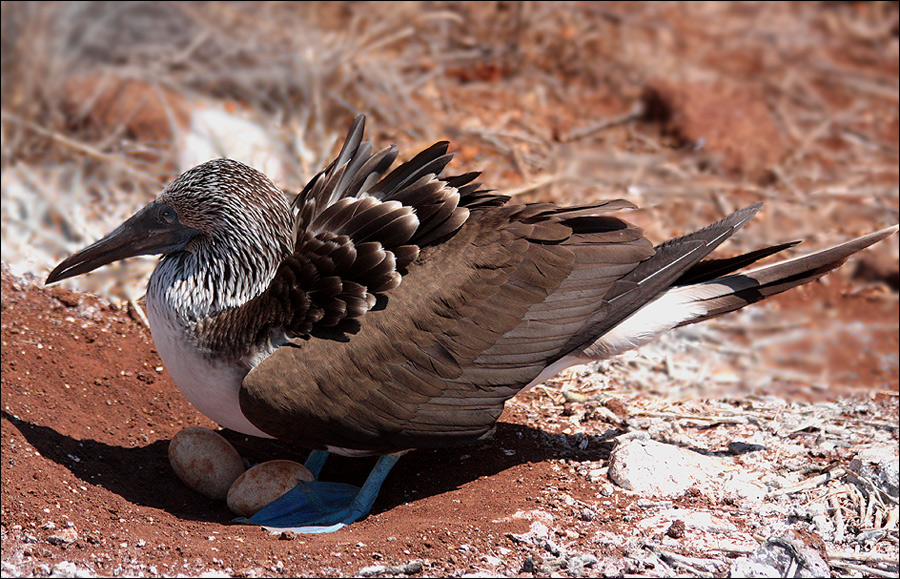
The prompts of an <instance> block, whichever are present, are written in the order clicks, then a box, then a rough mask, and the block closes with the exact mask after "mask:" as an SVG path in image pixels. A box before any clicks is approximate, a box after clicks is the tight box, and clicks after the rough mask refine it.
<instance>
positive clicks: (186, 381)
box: [147, 291, 272, 438]
mask: <svg viewBox="0 0 900 579" xmlns="http://www.w3.org/2000/svg"><path fill="white" fill-rule="evenodd" d="M147 317H148V318H149V320H150V331H151V333H152V334H153V342H154V343H155V344H156V350H157V351H158V352H159V356H160V358H162V360H163V363H164V364H165V366H166V370H168V371H169V374H170V375H171V376H172V379H173V380H174V381H175V384H176V385H177V386H178V388H179V390H181V392H182V393H183V394H184V396H185V397H186V398H187V399H188V401H190V403H191V404H193V405H194V406H195V407H196V408H197V409H198V410H199V411H200V412H202V413H203V414H205V415H206V416H208V417H209V418H211V419H212V420H214V421H216V422H217V423H219V424H221V425H222V426H224V427H226V428H230V429H231V430H235V431H237V432H241V433H243V434H249V435H252V436H261V437H265V438H272V437H271V436H269V435H268V434H265V433H264V432H262V431H261V430H259V429H258V428H257V427H255V426H254V425H253V424H252V423H250V421H249V420H247V419H246V418H245V417H244V415H243V413H241V408H240V403H239V398H238V395H239V392H240V388H241V382H242V380H243V379H244V376H246V374H247V372H248V369H247V367H246V366H244V365H243V364H241V363H235V362H229V361H222V360H217V359H216V358H215V357H213V356H209V355H208V354H206V353H205V352H203V351H201V350H200V349H199V348H198V347H197V345H196V342H195V340H193V339H192V338H191V328H190V327H189V326H186V325H185V322H184V321H183V320H181V319H180V318H179V317H178V315H177V314H176V311H175V309H174V308H173V307H172V305H171V303H170V301H169V300H168V299H167V294H166V292H153V291H148V292H147Z"/></svg>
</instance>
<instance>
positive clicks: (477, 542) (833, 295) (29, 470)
mask: <svg viewBox="0 0 900 579" xmlns="http://www.w3.org/2000/svg"><path fill="white" fill-rule="evenodd" d="M2 290H3V293H2V296H3V297H2V313H3V323H2V343H3V361H2V364H3V373H2V385H3V389H2V403H3V408H2V437H3V446H2V451H3V457H2V464H3V475H2V481H3V485H2V533H3V561H4V562H8V563H15V564H17V565H19V567H18V569H19V572H22V571H23V570H24V571H25V572H26V574H27V573H36V574H46V572H47V571H48V569H51V568H52V566H53V565H54V564H56V563H58V562H60V561H71V562H73V563H75V564H76V566H77V567H79V568H85V569H87V570H89V571H90V572H91V573H94V574H98V575H121V574H138V575H147V574H150V575H157V574H162V575H170V576H172V575H180V574H190V575H196V574H200V573H203V572H220V573H228V574H234V575H238V576H251V575H260V574H266V575H284V576H300V575H326V576H342V575H348V574H355V573H358V572H359V571H360V570H361V569H363V568H365V567H367V566H370V565H387V566H390V565H404V564H406V563H408V562H410V561H413V560H420V561H423V562H424V565H425V567H424V573H425V574H426V575H437V576H442V575H450V574H453V575H459V574H465V573H475V572H483V573H487V574H490V573H504V574H506V575H517V574H522V575H523V576H531V574H530V573H520V572H521V569H522V565H523V564H524V561H525V560H526V559H527V558H528V557H537V559H536V560H538V561H539V560H540V559H539V557H540V554H539V553H537V552H535V551H536V549H535V547H534V546H529V545H526V544H519V543H516V542H515V541H513V540H512V539H511V538H510V537H509V534H511V533H512V534H516V533H523V532H526V531H527V530H528V528H529V524H530V521H529V520H528V518H527V516H526V515H523V514H522V513H529V512H534V511H542V512H543V513H549V514H550V515H551V516H553V517H554V518H555V519H554V523H553V525H552V527H553V529H554V532H555V533H557V535H559V536H557V537H551V539H555V540H557V541H560V542H566V543H567V544H570V545H571V546H572V548H576V549H577V548H579V547H580V548H581V549H582V550H583V551H585V552H592V553H597V554H599V555H604V554H605V555H607V556H609V557H616V556H621V550H622V549H623V548H624V546H610V545H605V546H603V545H600V546H598V545H597V544H594V543H592V541H595V540H596V539H595V538H592V537H595V532H596V531H597V530H598V529H604V530H614V529H617V528H620V527H623V526H627V525H629V523H628V521H630V520H631V517H632V516H633V512H632V511H633V510H634V509H635V508H637V507H635V506H634V502H635V498H634V497H633V496H629V495H627V494H624V493H622V492H620V491H616V492H615V493H614V494H612V495H611V496H610V497H608V499H609V504H608V505H607V506H606V507H604V510H601V511H600V512H598V513H597V514H596V516H595V517H593V520H590V521H587V520H583V518H581V517H580V516H579V514H580V513H581V511H582V507H581V506H582V505H585V504H591V505H594V506H595V507H596V503H597V501H596V499H597V498H598V497H600V495H599V494H598V493H599V492H600V491H601V487H602V486H603V485H607V484H608V483H607V482H606V479H605V477H603V478H602V479H601V480H599V481H597V482H590V481H589V480H588V479H587V478H585V477H582V476H576V475H575V474H574V472H575V467H577V466H578V465H580V464H582V463H588V462H592V461H605V459H606V458H607V457H608V453H609V450H610V447H611V444H606V443H601V444H591V445H588V446H587V448H585V449H583V450H582V449H579V448H578V446H577V444H576V442H577V441H575V440H574V437H572V436H566V435H562V434H555V433H554V432H557V431H558V430H559V429H558V427H556V426H555V423H556V421H557V420H558V419H559V416H560V415H561V414H562V412H564V409H563V408H562V407H552V406H547V405H537V404H532V403H533V402H534V401H535V399H536V398H538V397H540V396H541V394H540V392H536V391H532V392H530V393H527V394H524V395H521V396H520V397H519V398H517V399H514V400H513V401H511V402H510V403H509V404H508V407H507V410H506V412H505V413H504V414H503V416H502V418H501V421H500V425H499V427H498V429H497V434H496V437H495V438H494V439H493V440H490V441H487V442H484V443H482V444H479V445H477V446H471V447H464V448H458V449H447V450H441V451H417V452H414V453H411V454H409V455H407V456H406V457H404V458H403V459H402V460H401V461H400V462H399V463H398V465H397V467H396V468H395V469H394V471H393V472H392V473H391V475H390V476H389V477H388V479H387V481H386V483H385V485H384V488H383V490H382V492H381V495H380V496H379V498H378V500H377V502H376V503H375V507H374V509H373V511H372V514H371V515H370V516H369V517H368V518H366V519H365V520H363V521H361V522H358V523H356V524H354V525H352V526H350V527H348V528H345V529H342V530H341V531H339V532H336V533H333V534H327V535H300V536H291V535H288V536H281V537H279V536H277V535H269V534H268V533H267V532H266V531H264V530H262V529H258V528H252V527H244V526H236V525H232V524H229V521H230V519H231V518H232V515H231V514H230V513H229V511H228V509H227V508H226V507H225V505H224V503H220V502H216V501H213V500H211V499H207V498H205V497H203V496H200V495H198V494H197V493H195V492H193V491H191V490H189V489H188V488H186V487H185V486H184V485H183V484H182V483H181V482H180V481H179V480H178V479H177V478H176V477H175V475H174V474H173V472H172V470H171V468H170V467H169V464H168V460H167V456H166V448H167V443H168V440H169V439H171V438H172V436H173V435H175V433H177V432H178V431H179V430H181V429H182V428H185V427H187V426H193V425H199V426H205V427H209V428H216V425H215V424H213V423H212V422H210V421H209V420H207V419H206V418H205V417H203V416H202V415H200V414H199V413H198V412H197V411H196V410H195V409H194V408H193V407H191V406H190V405H189V404H188V403H187V401H186V400H185V399H184V398H183V397H182V396H181V394H180V393H179V392H178V390H177V389H176V387H175V386H174V384H173V383H172V381H171V379H170V378H169V376H168V374H167V373H166V372H165V371H164V370H163V369H162V363H161V361H160V359H159V357H158V355H157V353H156V351H155V349H154V347H153V342H152V338H151V336H150V333H149V331H147V330H146V329H145V328H144V327H143V326H141V325H140V324H139V323H138V322H136V321H135V320H134V319H132V316H131V315H130V313H129V312H127V311H123V310H121V309H113V308H112V307H111V306H109V305H107V304H106V303H105V302H102V301H100V300H98V299H96V298H94V297H92V296H89V295H81V294H75V293H72V292H69V291H67V290H64V289H61V288H54V289H50V290H46V289H43V288H40V287H38V286H36V285H32V284H29V283H28V282H23V281H21V280H16V279H14V278H12V277H11V276H10V275H9V274H8V273H7V272H4V273H3V277H2ZM846 290H847V287H845V286H843V285H842V284H839V283H833V284H829V285H826V284H821V283H817V284H814V285H812V286H811V289H806V290H803V292H795V293H794V294H788V296H787V297H785V298H783V299H782V301H781V302H779V303H781V304H783V306H784V307H786V308H791V309H796V308H799V307H804V305H807V306H810V305H811V304H816V303H824V304H827V305H828V306H829V309H830V310H832V311H839V312H844V313H845V314H844V315H847V316H848V317H849V318H851V320H852V319H855V320H858V321H862V322H864V323H865V322H875V321H877V320H883V319H885V318H887V319H893V320H896V319H897V315H898V311H897V305H898V302H897V300H883V299H882V300H878V299H869V298H866V297H865V296H864V295H860V294H859V293H857V294H855V295H854V294H852V293H849V292H847V291H846ZM807 298H808V299H807ZM809 311H810V312H812V310H809ZM816 319H817V317H816V316H815V315H812V317H811V318H810V319H809V323H810V324H815V323H816ZM819 319H821V318H819ZM886 336H887V339H886V340H884V341H883V342H880V343H875V344H874V351H873V352H871V353H870V354H869V355H863V356H859V357H855V356H853V355H848V356H843V357H837V356H835V357H833V358H831V360H830V362H829V363H831V364H835V365H840V364H852V365H853V366H854V371H855V373H856V374H857V375H858V376H859V382H858V385H868V386H872V387H876V388H878V389H882V388H884V389H888V390H892V391H894V392H896V391H897V388H898V377H897V368H896V365H894V367H893V370H892V372H891V373H890V375H888V376H885V374H884V370H883V369H882V368H876V367H875V365H873V363H872V361H873V360H876V359H877V358H878V355H879V353H880V355H882V356H885V355H888V354H889V353H890V352H893V353H894V354H896V351H897V335H896V332H895V331H894V332H888V333H887V334H886ZM833 395H834V393H829V396H833ZM536 408H537V411H536V410H535V409H536ZM593 420H596V421H601V420H602V419H601V418H594V419H593ZM588 426H591V425H588ZM592 429H594V430H597V431H599V432H602V431H604V430H609V429H612V430H613V433H615V432H616V431H615V427H614V426H612V425H609V426H606V425H603V424H595V425H593V426H592ZM224 434H225V436H226V437H227V438H228V439H229V440H231V441H232V443H233V444H234V445H235V447H236V448H237V449H238V451H239V452H240V453H241V455H242V456H244V457H245V458H247V459H249V460H250V461H252V462H259V461H264V460H268V459H273V458H293V459H296V460H302V459H303V456H304V453H303V451H302V450H300V449H295V448H291V447H288V446H286V445H284V444H281V443H277V442H271V441H263V440H258V439H249V438H247V437H243V436H241V435H237V434H235V433H230V432H227V431H226V432H224ZM369 465H370V461H367V460H364V459H344V458H340V457H335V458H332V459H331V460H330V461H329V463H328V464H327V465H326V468H325V470H324V472H323V478H325V479H331V480H346V481H348V482H357V483H358V482H361V478H362V477H363V476H364V475H365V474H366V472H367V468H368V466H369ZM718 508H721V505H719V506H718ZM517 513H518V515H517ZM545 555H546V553H545ZM491 557H496V558H497V559H499V560H500V561H502V563H500V564H497V563H496V560H495V559H491ZM635 571H637V570H636V569H635ZM651 572H652V571H651Z"/></svg>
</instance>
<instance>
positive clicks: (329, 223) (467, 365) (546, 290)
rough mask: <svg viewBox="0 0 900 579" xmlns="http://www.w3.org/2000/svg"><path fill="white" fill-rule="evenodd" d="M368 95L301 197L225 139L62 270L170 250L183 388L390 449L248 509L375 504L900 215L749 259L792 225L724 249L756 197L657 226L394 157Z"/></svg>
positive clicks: (268, 520) (240, 420) (350, 508)
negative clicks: (540, 403)
mask: <svg viewBox="0 0 900 579" xmlns="http://www.w3.org/2000/svg"><path fill="white" fill-rule="evenodd" d="M363 127H364V118H363V117H362V116H360V117H357V119H356V120H355V122H354V123H353V125H352V127H351V129H350V131H349V134H348V136H347V139H346V141H345V143H344V145H343V148H342V149H341V151H340V153H339V154H338V156H337V158H336V160H335V161H334V162H332V163H331V165H329V166H328V167H327V168H326V169H325V170H323V171H322V172H320V173H319V174H317V175H316V176H315V177H314V178H313V179H312V180H311V181H310V182H309V184H308V185H307V186H306V187H305V188H304V189H303V191H302V192H301V193H300V194H299V195H297V196H296V197H295V198H294V199H293V201H289V199H288V198H287V197H286V195H285V194H284V193H283V192H282V191H281V190H280V189H279V188H278V187H277V186H276V185H275V184H274V183H273V182H272V181H270V180H269V179H268V178H267V177H266V176H265V175H263V174H262V173H260V172H258V171H256V170H254V169H252V168H251V167H248V166H246V165H244V164H242V163H239V162H237V161H233V160H228V159H218V160H213V161H208V162H206V163H203V164H201V165H199V166H197V167H195V168H193V169H190V170H189V171H187V172H185V173H184V174H182V175H181V176H179V177H178V178H177V179H175V180H174V181H173V182H172V183H171V184H169V185H168V186H167V187H165V188H164V189H163V191H162V192H161V193H160V194H159V196H158V197H157V198H156V199H155V200H154V201H152V202H151V203H149V204H148V205H146V206H145V207H144V208H143V209H141V210H140V211H138V212H137V213H136V214H135V215H134V216H132V217H131V218H129V219H128V220H127V221H125V222H124V223H123V224H122V225H121V226H119V227H118V228H117V229H116V230H115V231H113V232H112V233H110V234H109V235H108V236H106V237H104V238H103V239H101V240H100V241H98V242H96V243H94V244H93V245H91V246H89V247H87V248H86V249H84V250H82V251H80V252H78V253H76V254H75V255H72V256H71V257H69V258H68V259H66V260H64V261H63V262H62V263H60V264H59V266H57V267H56V269H54V270H53V272H52V273H51V274H50V276H49V277H48V278H47V283H52V282H55V281H58V280H61V279H64V278H67V277H71V276H75V275H80V274H83V273H87V272H89V271H92V270H94V269H96V268H98V267H100V266H102V265H104V264H108V263H111V262H113V261H117V260H120V259H123V258H126V257H129V256H135V255H148V254H161V255H162V258H161V260H160V262H159V265H158V266H157V267H156V269H155V271H154V272H153V274H152V276H151V278H150V283H149V286H148V290H147V297H146V302H147V314H148V318H149V320H150V329H151V332H152V334H153V339H154V342H155V344H156V347H157V350H158V351H159V354H160V356H161V358H162V360H163V362H164V364H165V366H166V368H167V369H168V371H169V373H170V374H171V375H172V378H173V379H174V381H175V383H176V384H177V386H178V387H179V388H180V389H181V391H182V392H183V393H184V395H185V396H186V397H187V398H188V400H190V401H191V402H192V403H193V404H194V405H195V406H196V407H197V408H198V409H199V410H200V411H201V412H203V413H204V414H206V415H207V416H209V417H210V418H211V419H213V420H214V421H216V422H217V423H219V424H220V425H222V426H224V427H226V428H230V429H232V430H235V431H238V432H241V433H244V434H248V435H253V436H262V437H272V438H277V439H281V440H284V441H288V442H291V443H295V444H297V445H299V446H301V447H305V448H309V449H312V450H313V452H312V454H311V455H310V458H309V459H308V461H307V465H308V466H309V467H310V470H311V471H312V472H313V474H315V475H316V478H318V475H319V472H320V470H321V467H322V464H323V462H324V460H325V458H326V457H327V454H328V453H329V452H336V453H339V454H342V455H348V456H371V455H378V456H380V457H381V458H380V459H379V460H378V462H377V463H376V466H375V468H374V469H373V471H372V473H371V474H370V475H369V477H368V479H367V480H366V482H365V483H364V484H363V486H362V487H361V488H358V487H354V486H351V485H346V484H342V483H334V482H323V481H319V480H316V481H314V482H309V483H300V484H299V485H298V486H297V487H296V488H295V489H294V490H292V491H289V492H288V493H287V494H286V495H284V496H282V497H281V498H280V499H278V500H276V501H274V502H273V503H271V504H269V505H268V506H266V507H265V508H263V509H262V510H261V511H259V512H258V513H257V514H256V515H254V516H253V517H252V518H251V521H253V522H256V523H258V524H261V525H264V526H268V527H289V528H303V529H304V530H309V531H323V530H334V529H337V528H340V527H341V526H343V525H346V524H349V523H351V522H353V521H355V520H357V519H359V518H361V517H364V516H365V515H366V514H367V513H368V512H369V510H370V508H371V506H372V503H373V502H374V500H375V497H376V496H377V494H378V491H379V489H380V487H381V484H382V482H383V481H384V479H385V477H386V476H387V474H388V472H389V471H390V469H391V467H392V466H393V464H394V463H395V462H396V460H397V458H398V457H399V456H400V455H402V454H403V453H405V452H407V451H409V450H411V449H417V448H435V447H444V446H450V445H459V444H466V443H472V442H474V441H478V440H481V439H483V438H485V437H487V436H489V435H490V434H491V432H492V431H493V429H494V427H495V423H496V421H497V419H498V418H499V416H500V413H501V411H502V410H503V405H504V403H505V401H506V400H508V399H510V398H511V397H513V396H515V394H516V393H518V392H520V391H521V390H523V389H525V388H528V387H529V386H532V385H534V384H538V383H540V382H542V381H544V380H545V379H547V378H549V377H551V376H553V375H554V374H556V373H558V372H559V371H560V370H562V369H564V368H566V367H569V366H572V365H575V364H579V363H584V362H587V361H591V360H599V359H605V358H609V357H611V356H615V355H616V354H619V353H622V352H624V351H626V350H629V349H632V348H635V347H638V346H640V345H642V344H645V343H647V342H649V341H651V340H653V339H655V338H656V337H658V336H660V335H661V334H663V333H664V332H666V331H668V330H670V329H672V328H675V327H678V326H682V325H685V324H690V323H694V322H698V321H701V320H705V319H708V318H712V317H715V316H719V315H722V314H725V313H727V312H731V311H734V310H737V309H739V308H742V307H744V306H745V305H747V304H750V303H753V302H757V301H759V300H762V299H764V298H766V297H769V296H771V295H774V294H777V293H779V292H782V291H784V290H787V289H789V288H792V287H795V286H798V285H801V284H804V283H807V282H809V281H812V280H814V279H817V278H818V277H820V276H822V275H823V274H825V273H827V272H828V271H831V270H832V269H834V268H836V267H838V266H839V265H840V264H842V263H843V262H844V261H845V260H846V259H847V258H848V257H849V256H850V255H852V254H853V253H856V252H858V251H860V250H861V249H863V248H865V247H867V246H869V245H871V244H873V243H875V242H877V241H879V240H881V239H884V238H885V237H887V236H889V235H891V234H892V233H894V232H896V231H897V227H896V226H894V227H891V228H888V229H884V230H882V231H878V232H875V233H871V234H869V235H865V236H863V237H859V238H857V239H854V240H852V241H849V242H846V243H843V244H841V245H838V246H836V247H832V248H830V249H826V250H823V251H819V252H816V253H813V254H810V255H806V256H803V257H798V258H793V259H789V260H786V261H782V262H780V263H775V264H773V265H765V266H762V267H757V268H755V269H752V270H749V271H739V270H743V268H745V267H747V266H749V265H751V264H753V263H754V262H756V261H758V260H760V259H762V258H764V257H768V256H770V255H772V254H774V253H777V252H779V251H781V250H784V249H786V248H788V247H791V246H792V245H794V244H795V243H796V242H790V243H782V244H779V245H774V246H771V247H766V248H764V249H759V250H757V251H753V252H750V253H747V254H744V255H739V256H737V257H731V258H727V259H707V256H708V255H709V254H710V253H711V252H712V251H713V250H714V249H715V248H716V247H717V246H718V245H719V244H721V243H722V242H723V241H725V239H727V238H728V237H729V236H731V235H732V234H733V233H734V232H735V231H736V230H737V229H738V228H740V227H742V226H743V225H744V224H746V223H747V221H748V220H750V218H751V217H753V215H754V214H755V213H756V212H757V211H759V209H760V207H761V205H760V204H757V205H753V206H750V207H747V208H745V209H742V210H740V211H737V212H736V213H734V214H732V215H730V216H728V217H726V218H724V219H722V220H721V221H719V222H717V223H714V224H712V225H710V226H708V227H706V228H704V229H702V230H700V231H697V232H695V233H691V234H689V235H685V236H683V237H678V238H676V239H671V240H669V241H666V242H665V243H662V244H660V245H657V246H654V245H653V244H652V243H651V242H650V241H648V240H647V239H646V238H645V237H644V234H643V232H642V231H641V230H640V229H639V228H638V227H635V226H634V225H631V224H629V223H628V222H626V221H625V220H624V219H622V218H620V217H618V216H616V215H613V214H612V213H613V212H615V211H618V210H622V209H630V208H634V207H635V206H634V205H632V204H631V203H630V202H628V201H625V200H611V201H600V202H596V203H591V204H587V205H581V206H574V207H559V206H557V205H554V204H552V203H526V204H520V203H515V202H512V201H511V200H510V199H509V198H508V197H506V196H503V195H499V194H495V193H492V192H490V191H487V190H484V189H482V188H481V187H480V185H479V184H477V183H476V182H475V179H476V178H477V177H478V175H477V174H475V173H468V174H464V175H458V176H443V175H442V173H443V171H444V168H445V166H446V165H447V164H448V163H449V161H450V158H451V155H450V154H448V153H447V151H448V143H447V142H439V143H437V144H435V145H433V146H431V147H430V148H428V149H426V150H424V151H422V152H421V153H419V154H418V155H416V156H415V157H413V158H412V159H411V160H409V161H407V162H405V163H403V164H401V165H399V166H398V167H396V168H395V169H393V170H390V169H391V166H392V165H393V164H394V161H395V160H396V158H397V156H398V151H397V149H396V148H395V147H393V146H391V147H386V148H384V149H381V150H379V151H377V152H373V147H372V145H371V144H369V143H367V142H363V140H362V139H363Z"/></svg>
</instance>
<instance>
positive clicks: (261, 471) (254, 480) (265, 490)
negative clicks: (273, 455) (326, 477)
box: [226, 460, 316, 517]
mask: <svg viewBox="0 0 900 579" xmlns="http://www.w3.org/2000/svg"><path fill="white" fill-rule="evenodd" d="M314 480H316V477H314V476H313V474H312V473H311V472H310V471H309V469H308V468H306V467H305V466H303V465H302V464H300V463H299V462H294V461H292V460H270V461H268V462H264V463H261V464H258V465H256V466H254V467H253V468H251V469H250V470H248V471H246V472H244V473H243V474H241V475H240V476H239V477H237V480H235V481H234V483H233V484H232V485H231V488H230V489H228V496H227V499H226V500H227V502H228V508H229V509H231V512H232V513H234V514H236V515H238V516H240V517H252V516H253V515H255V514H256V512H257V511H259V510H260V509H261V508H263V507H264V506H266V505H268V504H269V503H271V502H272V501H274V500H275V499H277V498H279V497H280V496H281V495H283V494H285V493H286V492H288V491H289V490H291V489H292V488H294V487H295V486H297V484H298V483H300V482H301V481H306V482H311V481H314Z"/></svg>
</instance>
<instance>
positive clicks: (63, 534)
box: [47, 527, 78, 545]
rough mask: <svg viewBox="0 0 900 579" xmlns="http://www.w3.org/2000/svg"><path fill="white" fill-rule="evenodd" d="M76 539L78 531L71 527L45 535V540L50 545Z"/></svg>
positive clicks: (72, 541) (71, 541) (62, 543)
mask: <svg viewBox="0 0 900 579" xmlns="http://www.w3.org/2000/svg"><path fill="white" fill-rule="evenodd" d="M77 540H78V531H76V530H75V529H74V528H72V527H68V528H65V529H61V530H59V531H57V532H56V533H54V534H52V535H50V536H49V537H47V542H48V543H50V544H51V545H68V544H69V543H74V542H75V541H77Z"/></svg>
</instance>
